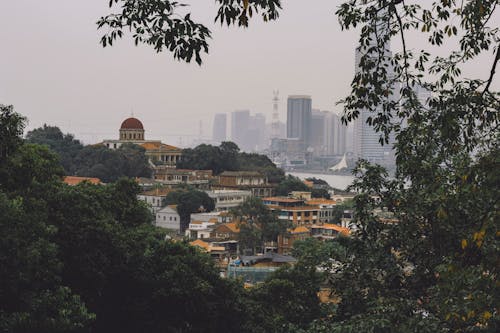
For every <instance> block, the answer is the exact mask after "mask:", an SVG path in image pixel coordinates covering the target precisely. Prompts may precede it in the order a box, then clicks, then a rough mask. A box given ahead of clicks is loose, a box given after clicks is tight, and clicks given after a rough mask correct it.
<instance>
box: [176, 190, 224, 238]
mask: <svg viewBox="0 0 500 333" xmlns="http://www.w3.org/2000/svg"><path fill="white" fill-rule="evenodd" d="M166 201H167V204H169V205H177V213H178V214H179V217H180V222H181V232H184V230H186V229H187V227H188V225H189V222H190V220H191V214H193V213H199V212H202V211H203V212H211V211H212V210H214V208H215V202H214V200H213V199H212V198H210V197H209V196H208V194H207V193H206V192H203V191H198V190H196V189H194V188H187V189H181V190H178V191H174V192H170V193H169V194H168V195H167V198H166Z"/></svg>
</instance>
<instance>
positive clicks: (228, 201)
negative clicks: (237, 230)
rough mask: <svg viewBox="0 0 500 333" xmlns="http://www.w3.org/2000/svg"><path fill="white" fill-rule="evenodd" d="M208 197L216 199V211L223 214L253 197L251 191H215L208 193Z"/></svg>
mask: <svg viewBox="0 0 500 333" xmlns="http://www.w3.org/2000/svg"><path fill="white" fill-rule="evenodd" d="M206 192H207V194H208V196H209V197H210V198H212V199H214V202H215V211H217V212H223V211H228V210H229V209H231V208H234V207H236V206H239V205H240V204H242V203H243V202H244V201H245V199H247V198H249V197H251V196H252V192H251V191H243V190H213V191H206Z"/></svg>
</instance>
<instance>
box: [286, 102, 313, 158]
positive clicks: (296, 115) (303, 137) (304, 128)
mask: <svg viewBox="0 0 500 333" xmlns="http://www.w3.org/2000/svg"><path fill="white" fill-rule="evenodd" d="M311 114H312V99H311V96H305V95H292V96H288V100H287V130H286V136H287V138H289V139H297V140H299V141H301V142H303V145H304V147H305V148H306V149H307V148H308V147H309V145H310V140H311V132H310V131H311Z"/></svg>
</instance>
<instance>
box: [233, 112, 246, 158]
mask: <svg viewBox="0 0 500 333" xmlns="http://www.w3.org/2000/svg"><path fill="white" fill-rule="evenodd" d="M249 122H250V111H249V110H239V111H234V112H232V113H231V139H232V141H233V142H234V143H236V144H237V145H238V146H239V147H240V149H241V150H247V148H248V147H247V138H248V133H247V132H248V131H247V129H248V125H249Z"/></svg>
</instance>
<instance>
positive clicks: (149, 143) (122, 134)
mask: <svg viewBox="0 0 500 333" xmlns="http://www.w3.org/2000/svg"><path fill="white" fill-rule="evenodd" d="M144 134H145V130H144V125H143V124H142V122H141V121H140V120H139V119H137V118H134V117H130V118H127V119H125V120H124V121H123V122H122V124H121V126H120V130H119V139H118V140H104V141H103V142H102V143H101V144H102V145H104V146H106V147H108V148H109V149H118V148H120V146H121V145H123V144H126V143H133V144H136V145H139V146H141V147H143V148H144V149H146V156H147V157H148V158H149V160H150V161H151V162H152V163H153V164H155V165H163V166H167V167H175V166H176V164H177V162H178V161H179V160H180V159H181V154H182V149H180V148H178V147H174V146H171V145H167V144H165V143H162V142H161V141H159V140H146V139H145V135H144Z"/></svg>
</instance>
